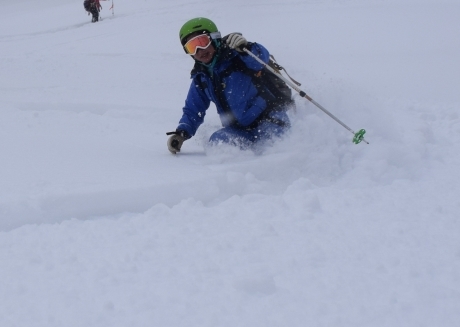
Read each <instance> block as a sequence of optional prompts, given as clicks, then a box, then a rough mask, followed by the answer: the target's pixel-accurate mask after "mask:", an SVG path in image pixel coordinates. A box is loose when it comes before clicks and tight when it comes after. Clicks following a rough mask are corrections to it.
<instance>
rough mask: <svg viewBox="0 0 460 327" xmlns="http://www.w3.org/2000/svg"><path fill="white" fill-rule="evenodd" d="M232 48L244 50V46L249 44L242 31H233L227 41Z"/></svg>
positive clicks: (239, 50)
mask: <svg viewBox="0 0 460 327" xmlns="http://www.w3.org/2000/svg"><path fill="white" fill-rule="evenodd" d="M225 42H226V43H227V45H228V46H229V47H230V48H231V49H235V50H236V51H238V52H243V48H244V47H245V46H246V45H247V44H248V40H246V38H245V37H244V36H243V35H242V34H241V33H231V34H229V35H228V37H227V40H226V41H225Z"/></svg>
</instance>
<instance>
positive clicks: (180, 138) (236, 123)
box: [167, 17, 294, 154]
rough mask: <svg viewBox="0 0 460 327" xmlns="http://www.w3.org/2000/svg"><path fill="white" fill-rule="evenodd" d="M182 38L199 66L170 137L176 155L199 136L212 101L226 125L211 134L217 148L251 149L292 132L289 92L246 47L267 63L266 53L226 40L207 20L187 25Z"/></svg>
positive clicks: (232, 37)
mask: <svg viewBox="0 0 460 327" xmlns="http://www.w3.org/2000/svg"><path fill="white" fill-rule="evenodd" d="M179 38H180V42H181V44H182V46H183V48H184V50H185V52H186V53H187V54H189V55H190V56H191V57H192V58H193V59H194V60H195V66H194V67H193V70H192V72H191V78H192V83H191V86H190V89H189V91H188V95H187V99H186V100H185V106H184V108H183V114H182V118H181V119H180V121H179V125H178V126H177V128H176V130H175V131H174V132H169V133H167V135H171V136H170V137H169V139H168V142H167V145H168V150H169V151H170V152H171V153H173V154H175V153H177V152H179V151H180V149H181V146H182V143H183V142H184V141H185V140H187V139H189V138H191V137H192V136H193V135H195V132H196V131H197V129H198V127H199V126H200V125H201V124H202V123H203V120H204V116H205V114H206V110H207V109H208V108H209V105H210V103H211V102H214V103H215V105H216V108H217V113H218V114H219V116H220V120H221V123H222V126H223V128H221V129H219V130H218V131H216V132H214V133H213V134H212V135H211V137H210V139H209V142H210V144H212V145H216V144H221V143H226V144H231V145H235V146H237V147H240V148H241V149H249V148H253V146H254V145H255V144H260V143H263V142H264V141H267V140H270V139H272V138H273V137H274V136H275V137H276V136H280V135H282V134H283V133H284V132H285V131H286V130H287V129H288V128H289V127H290V121H289V118H288V115H287V113H286V111H287V110H288V109H289V107H291V106H292V105H293V103H294V102H293V100H292V99H291V90H290V88H289V87H287V86H286V84H284V85H281V86H280V83H279V81H273V78H274V75H270V73H269V72H268V71H265V70H264V66H263V65H262V64H260V63H259V62H257V61H256V60H255V59H254V58H252V57H251V56H249V55H248V54H247V53H245V52H244V51H243V50H242V49H243V48H246V49H248V50H249V51H251V52H252V53H254V54H255V55H257V56H258V57H259V58H260V59H261V60H263V61H264V62H266V63H268V62H269V59H270V55H269V53H268V51H267V49H265V48H264V47H263V46H262V45H260V44H258V43H255V42H254V43H253V42H248V41H247V40H246V38H244V37H243V36H242V35H241V34H240V33H232V34H229V35H227V36H226V37H224V38H222V37H221V34H220V32H219V31H218V29H217V27H216V25H215V24H214V23H213V22H212V21H211V20H209V19H207V18H202V17H200V18H194V19H191V20H189V21H188V22H186V23H185V24H184V25H183V26H182V28H181V29H180V32H179Z"/></svg>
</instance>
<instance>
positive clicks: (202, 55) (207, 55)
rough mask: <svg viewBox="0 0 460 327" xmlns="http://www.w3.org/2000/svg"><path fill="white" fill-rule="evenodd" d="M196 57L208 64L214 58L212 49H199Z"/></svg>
mask: <svg viewBox="0 0 460 327" xmlns="http://www.w3.org/2000/svg"><path fill="white" fill-rule="evenodd" d="M195 58H196V59H197V60H199V61H201V62H204V63H205V64H207V63H208V62H209V61H211V59H212V55H211V51H208V50H207V49H206V50H201V49H200V50H198V52H197V54H196V55H195Z"/></svg>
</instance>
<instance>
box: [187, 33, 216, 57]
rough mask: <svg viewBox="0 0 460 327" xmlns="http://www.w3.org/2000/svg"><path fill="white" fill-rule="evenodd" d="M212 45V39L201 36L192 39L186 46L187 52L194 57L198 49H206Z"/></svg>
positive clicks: (206, 35)
mask: <svg viewBox="0 0 460 327" xmlns="http://www.w3.org/2000/svg"><path fill="white" fill-rule="evenodd" d="M210 45H211V38H210V37H209V35H208V34H200V35H197V36H195V37H194V38H191V39H190V40H188V41H187V43H185V45H184V49H185V52H186V53H187V54H189V55H191V56H194V55H195V54H196V52H197V51H198V49H206V48H208V47H209V46H210Z"/></svg>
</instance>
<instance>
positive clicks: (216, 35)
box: [209, 32, 222, 40]
mask: <svg viewBox="0 0 460 327" xmlns="http://www.w3.org/2000/svg"><path fill="white" fill-rule="evenodd" d="M209 36H210V37H211V39H213V40H215V39H221V38H222V35H221V34H220V32H212V33H209Z"/></svg>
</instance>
